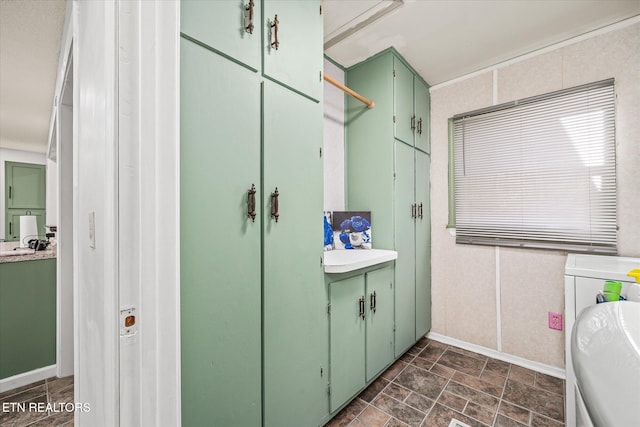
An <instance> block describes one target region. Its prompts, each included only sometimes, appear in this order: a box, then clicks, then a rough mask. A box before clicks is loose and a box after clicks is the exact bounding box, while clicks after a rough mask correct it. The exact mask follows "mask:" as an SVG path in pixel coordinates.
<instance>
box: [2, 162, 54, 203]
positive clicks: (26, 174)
mask: <svg viewBox="0 0 640 427" xmlns="http://www.w3.org/2000/svg"><path fill="white" fill-rule="evenodd" d="M4 170H5V187H6V188H5V190H6V193H5V194H6V196H5V202H6V205H5V206H6V209H45V204H46V190H45V182H46V166H45V165H35V164H31V163H17V162H5V166H4Z"/></svg>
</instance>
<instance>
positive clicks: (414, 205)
mask: <svg viewBox="0 0 640 427" xmlns="http://www.w3.org/2000/svg"><path fill="white" fill-rule="evenodd" d="M416 217H417V214H416V204H415V203H414V204H412V205H411V218H416Z"/></svg>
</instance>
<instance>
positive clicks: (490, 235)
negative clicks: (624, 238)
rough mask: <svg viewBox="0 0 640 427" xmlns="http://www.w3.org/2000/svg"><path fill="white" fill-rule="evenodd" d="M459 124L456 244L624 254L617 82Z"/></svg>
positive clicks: (476, 115) (458, 119)
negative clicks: (620, 249) (619, 240)
mask: <svg viewBox="0 0 640 427" xmlns="http://www.w3.org/2000/svg"><path fill="white" fill-rule="evenodd" d="M452 122H453V127H452V136H453V159H454V163H453V168H452V172H453V177H452V178H453V179H454V182H455V185H454V186H451V191H455V221H456V223H455V226H456V242H457V243H466V244H481V245H496V246H516V247H529V248H545V249H560V250H569V251H577V252H594V253H609V254H615V253H616V169H615V94H614V85H613V79H609V80H604V81H601V82H596V83H591V84H587V85H583V86H579V87H575V88H571V89H565V90H561V91H557V92H553V93H549V94H546V95H541V96H536V97H532V98H527V99H523V100H519V101H515V102H510V103H507V104H501V105H497V106H495V107H491V108H487V109H483V110H478V111H473V112H469V113H465V114H459V115H457V116H454V117H453V121H452ZM454 187H455V190H453V188H454Z"/></svg>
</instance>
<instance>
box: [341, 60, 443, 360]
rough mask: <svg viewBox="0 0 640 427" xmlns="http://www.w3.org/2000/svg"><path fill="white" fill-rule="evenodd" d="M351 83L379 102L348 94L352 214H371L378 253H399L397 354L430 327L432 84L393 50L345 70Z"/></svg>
mask: <svg viewBox="0 0 640 427" xmlns="http://www.w3.org/2000/svg"><path fill="white" fill-rule="evenodd" d="M346 80H347V86H349V87H350V88H352V89H353V90H355V91H356V92H358V93H360V94H362V95H363V96H366V97H367V98H369V99H372V100H374V101H375V108H373V109H369V108H367V107H366V106H365V105H363V104H362V103H360V102H359V101H357V100H355V99H353V98H351V97H347V102H346V144H345V151H346V154H345V157H346V159H347V160H346V167H345V171H346V182H347V187H346V193H347V209H349V210H355V211H371V217H372V222H373V224H374V227H375V230H376V231H375V237H374V238H373V245H374V248H379V249H394V250H396V251H397V252H398V259H397V260H396V266H395V317H394V321H395V349H394V352H395V357H399V356H400V355H401V354H402V353H403V352H405V351H406V350H407V349H409V348H410V347H411V345H413V344H414V343H415V342H416V341H418V340H419V339H420V337H422V336H424V334H425V333H427V332H428V331H429V329H430V326H431V289H430V286H431V254H430V247H431V236H430V228H431V224H430V203H429V198H430V196H429V162H430V160H429V159H430V157H429V154H428V152H429V129H430V127H429V121H430V117H429V93H428V86H427V85H426V84H425V83H424V81H423V80H422V79H421V78H420V77H419V76H418V75H417V74H416V73H415V71H413V70H412V69H411V67H410V66H409V65H408V64H407V63H406V62H405V61H404V60H403V59H402V58H401V57H400V56H399V55H398V53H397V52H396V51H395V50H394V49H388V50H386V51H384V52H381V53H379V54H377V55H375V56H373V57H371V58H369V59H367V60H366V61H364V62H362V63H360V64H356V65H354V66H353V67H351V68H349V69H347V72H346ZM412 118H413V120H412ZM412 125H413V126H412ZM412 127H413V129H412ZM420 130H421V131H422V132H420Z"/></svg>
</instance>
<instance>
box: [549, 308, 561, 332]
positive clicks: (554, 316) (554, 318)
mask: <svg viewBox="0 0 640 427" xmlns="http://www.w3.org/2000/svg"><path fill="white" fill-rule="evenodd" d="M549 329H557V330H558V331H561V330H562V314H560V313H553V312H551V311H550V312H549Z"/></svg>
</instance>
